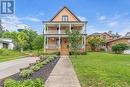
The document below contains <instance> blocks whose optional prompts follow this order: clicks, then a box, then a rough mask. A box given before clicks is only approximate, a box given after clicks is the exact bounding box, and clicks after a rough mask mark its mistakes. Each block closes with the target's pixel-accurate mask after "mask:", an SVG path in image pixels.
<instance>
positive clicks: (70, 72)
mask: <svg viewBox="0 0 130 87" xmlns="http://www.w3.org/2000/svg"><path fill="white" fill-rule="evenodd" d="M45 87H80V83H79V81H78V79H77V76H76V74H75V72H74V69H73V67H72V64H71V61H70V59H69V57H68V56H62V57H61V58H60V59H59V61H58V63H57V64H56V66H55V67H54V69H53V71H52V73H51V74H50V76H49V78H48V79H47V81H46V82H45Z"/></svg>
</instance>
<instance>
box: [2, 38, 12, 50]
mask: <svg viewBox="0 0 130 87" xmlns="http://www.w3.org/2000/svg"><path fill="white" fill-rule="evenodd" d="M2 48H5V49H11V50H13V49H14V44H13V41H12V39H9V38H0V49H2Z"/></svg>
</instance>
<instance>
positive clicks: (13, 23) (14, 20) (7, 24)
mask: <svg viewBox="0 0 130 87" xmlns="http://www.w3.org/2000/svg"><path fill="white" fill-rule="evenodd" d="M22 21H31V22H41V20H40V19H38V18H35V17H30V16H27V17H17V16H7V17H4V18H2V25H3V26H4V29H7V30H9V31H16V30H17V29H18V28H19V27H17V25H21V24H22V25H26V24H24V23H23V22H22ZM27 26H28V25H27Z"/></svg>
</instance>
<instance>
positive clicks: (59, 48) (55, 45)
mask: <svg viewBox="0 0 130 87" xmlns="http://www.w3.org/2000/svg"><path fill="white" fill-rule="evenodd" d="M86 23H87V22H84V21H81V20H80V19H79V18H78V17H77V16H75V14H74V13H72V12H71V11H70V9H68V8H67V7H63V8H62V9H61V10H60V11H59V12H58V13H57V14H56V15H54V17H53V18H52V19H51V20H50V21H44V22H43V24H44V52H47V53H50V52H61V53H64V54H66V53H68V52H69V41H68V38H67V37H68V35H67V34H66V33H65V31H66V30H70V31H72V29H75V30H79V32H80V34H81V35H82V44H81V46H80V48H79V50H81V51H85V45H86Z"/></svg>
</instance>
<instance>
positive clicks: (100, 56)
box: [71, 52, 130, 87]
mask: <svg viewBox="0 0 130 87" xmlns="http://www.w3.org/2000/svg"><path fill="white" fill-rule="evenodd" d="M71 60H72V63H73V66H74V68H75V71H76V73H77V76H78V78H79V80H80V83H81V86H82V87H130V55H120V54H108V53H98V52H89V53H88V54H87V55H80V56H78V58H71Z"/></svg>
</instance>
